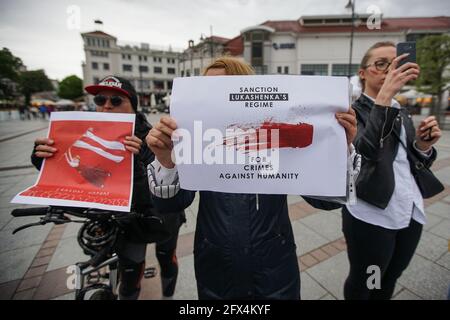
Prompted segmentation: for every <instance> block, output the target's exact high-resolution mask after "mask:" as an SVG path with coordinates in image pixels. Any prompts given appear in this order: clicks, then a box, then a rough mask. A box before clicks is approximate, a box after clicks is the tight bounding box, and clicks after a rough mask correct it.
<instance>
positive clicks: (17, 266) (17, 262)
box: [0, 245, 40, 283]
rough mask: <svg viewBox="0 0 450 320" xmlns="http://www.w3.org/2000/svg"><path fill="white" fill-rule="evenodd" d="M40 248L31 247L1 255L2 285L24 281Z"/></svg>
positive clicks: (0, 275)
mask: <svg viewBox="0 0 450 320" xmlns="http://www.w3.org/2000/svg"><path fill="white" fill-rule="evenodd" d="M39 248H40V246H39V245H37V246H29V247H25V248H21V249H16V250H10V251H6V252H2V253H0V283H4V282H8V281H12V280H17V279H22V278H23V276H24V275H25V273H26V272H27V270H28V268H29V267H30V265H31V262H32V261H33V259H34V256H35V255H36V253H37V252H38V251H39Z"/></svg>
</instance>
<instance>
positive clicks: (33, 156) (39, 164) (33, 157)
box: [31, 145, 44, 170]
mask: <svg viewBox="0 0 450 320" xmlns="http://www.w3.org/2000/svg"><path fill="white" fill-rule="evenodd" d="M36 146H37V145H34V147H33V152H32V153H31V163H32V164H33V166H35V168H36V169H38V170H41V167H42V162H44V158H39V157H37V156H36V154H35V153H36Z"/></svg>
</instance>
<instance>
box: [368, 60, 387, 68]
mask: <svg viewBox="0 0 450 320" xmlns="http://www.w3.org/2000/svg"><path fill="white" fill-rule="evenodd" d="M391 63H392V62H388V61H386V60H379V61H375V62H374V63H371V64H368V65H366V68H368V67H370V66H375V68H376V69H377V70H378V71H386V70H387V69H388V68H389V66H390V65H391Z"/></svg>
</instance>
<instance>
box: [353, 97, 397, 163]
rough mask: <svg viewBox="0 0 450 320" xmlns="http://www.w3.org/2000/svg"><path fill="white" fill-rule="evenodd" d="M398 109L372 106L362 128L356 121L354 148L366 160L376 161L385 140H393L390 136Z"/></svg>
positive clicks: (391, 135)
mask: <svg viewBox="0 0 450 320" xmlns="http://www.w3.org/2000/svg"><path fill="white" fill-rule="evenodd" d="M398 113H399V109H397V108H391V107H383V106H379V105H374V106H373V107H372V109H371V111H370V115H369V118H368V119H367V122H366V124H365V126H364V124H363V123H362V122H361V121H358V131H357V134H356V138H355V141H354V145H355V148H356V150H357V152H358V153H359V154H361V156H362V157H363V158H364V159H366V160H372V161H377V160H379V159H380V157H381V155H382V153H383V152H384V150H385V149H383V148H382V146H383V143H384V142H385V141H386V140H387V139H395V137H394V135H393V134H392V127H393V126H394V121H395V118H396V117H397V115H398Z"/></svg>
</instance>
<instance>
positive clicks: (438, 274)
mask: <svg viewBox="0 0 450 320" xmlns="http://www.w3.org/2000/svg"><path fill="white" fill-rule="evenodd" d="M398 282H399V283H400V284H401V285H402V286H404V287H405V288H406V289H408V290H409V291H411V292H412V293H414V294H415V295H417V296H419V297H421V298H423V299H427V300H445V299H446V298H447V293H448V286H449V284H450V270H448V269H445V268H444V267H441V266H439V265H437V264H435V263H433V262H431V261H430V260H427V259H425V258H422V257H421V256H419V255H417V254H416V255H414V258H413V260H412V261H411V263H410V265H409V267H408V268H407V269H406V270H405V271H404V272H403V275H402V276H401V277H400V279H399V281H398Z"/></svg>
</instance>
